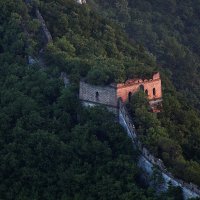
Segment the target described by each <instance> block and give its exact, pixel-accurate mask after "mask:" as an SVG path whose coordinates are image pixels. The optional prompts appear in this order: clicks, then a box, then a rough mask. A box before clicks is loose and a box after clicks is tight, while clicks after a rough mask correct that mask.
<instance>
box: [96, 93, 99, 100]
mask: <svg viewBox="0 0 200 200" xmlns="http://www.w3.org/2000/svg"><path fill="white" fill-rule="evenodd" d="M95 97H96V101H99V92H96V95H95Z"/></svg>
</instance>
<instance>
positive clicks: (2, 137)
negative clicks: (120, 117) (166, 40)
mask: <svg viewBox="0 0 200 200" xmlns="http://www.w3.org/2000/svg"><path fill="white" fill-rule="evenodd" d="M35 6H38V7H39V8H40V9H41V12H42V13H44V18H45V20H46V21H47V25H48V27H49V29H50V31H51V32H52V35H53V40H54V43H53V44H49V45H48V46H47V47H45V46H44V42H43V36H42V32H41V29H40V24H39V21H38V20H37V19H36V17H35V12H34V8H35ZM84 19H85V21H84ZM0 36H1V37H0V146H1V148H0V160H1V162H0V199H3V200H11V199H17V200H22V199H23V200H26V199H27V200H30V199H34V200H35V199H48V200H49V199H52V200H54V199H62V200H66V199H80V200H81V199H109V200H111V199H115V200H116V199H141V200H142V199H144V200H146V199H149V200H150V199H151V200H153V199H155V200H156V199H166V200H167V199H182V195H181V191H180V190H179V189H174V188H170V189H169V191H168V192H167V193H165V194H161V195H160V196H158V194H156V193H155V192H154V191H153V190H152V189H147V188H145V189H141V187H140V185H139V181H138V180H139V179H138V177H139V176H140V174H141V172H140V170H139V169H138V168H137V166H136V161H137V152H135V151H133V148H132V144H131V141H130V140H129V138H128V137H127V136H126V134H125V133H124V131H123V129H122V128H121V127H120V126H119V125H118V124H117V123H116V122H115V118H114V116H113V115H112V114H110V113H108V112H107V111H106V110H105V109H102V108H95V109H91V110H87V109H84V108H82V106H81V105H80V102H79V100H78V98H77V92H78V90H77V88H78V84H77V83H78V80H79V79H80V77H81V76H82V77H85V78H86V79H87V81H89V82H93V83H95V84H106V83H109V82H111V81H118V80H120V81H121V80H124V79H126V77H127V76H128V75H130V76H134V75H137V76H138V75H139V74H140V75H141V76H143V75H147V74H150V73H151V72H152V71H153V70H154V67H155V61H154V60H153V58H152V57H151V56H149V55H148V53H146V52H145V51H144V50H143V49H142V48H141V47H140V46H138V45H133V44H131V43H130V42H129V40H128V38H127V37H126V36H125V35H124V34H123V33H122V31H121V30H120V28H118V27H116V26H115V25H113V24H112V23H111V22H109V21H107V20H105V19H102V18H101V17H99V16H98V15H96V14H95V13H94V12H93V11H92V10H90V9H89V8H88V7H80V6H79V5H77V4H75V3H74V2H73V1H71V0H64V1H63V0H62V1H61V0H60V1H56V2H55V1H45V2H43V1H41V2H39V1H37V2H36V1H34V2H33V4H32V5H28V6H26V4H25V3H24V2H23V1H22V0H18V1H15V0H4V1H0ZM41 49H43V52H44V53H43V54H42V57H41V53H39V52H41ZM29 55H31V56H33V57H36V58H38V60H39V62H38V63H36V64H34V65H28V64H27V58H28V56H29ZM43 56H44V57H43ZM61 71H65V72H67V73H68V74H69V76H70V80H71V85H70V86H69V87H68V88H65V87H64V84H63V83H62V81H61V80H60V79H59V76H60V72H61ZM155 183H156V182H155Z"/></svg>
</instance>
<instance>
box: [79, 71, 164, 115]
mask: <svg viewBox="0 0 200 200" xmlns="http://www.w3.org/2000/svg"><path fill="white" fill-rule="evenodd" d="M139 90H143V91H144V92H145V93H146V96H147V98H148V100H149V104H150V106H151V108H152V111H153V112H159V111H160V110H159V106H158V105H161V102H162V86H161V78H160V74H159V73H155V74H154V75H153V77H152V79H149V80H147V79H144V80H143V79H130V80H127V81H126V82H125V83H117V84H116V83H113V84H110V85H107V86H95V85H91V84H88V83H85V82H83V81H82V82H81V83H80V93H79V97H80V99H81V100H82V101H83V102H90V104H92V103H93V104H102V105H105V106H107V107H115V108H117V107H118V100H119V99H121V100H122V102H123V103H125V102H128V101H130V99H131V97H132V95H133V94H134V93H136V92H137V91H139Z"/></svg>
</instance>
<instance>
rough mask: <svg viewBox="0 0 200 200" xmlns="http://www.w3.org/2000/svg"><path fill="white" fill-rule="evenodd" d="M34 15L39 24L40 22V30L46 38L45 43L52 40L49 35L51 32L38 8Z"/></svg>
mask: <svg viewBox="0 0 200 200" xmlns="http://www.w3.org/2000/svg"><path fill="white" fill-rule="evenodd" d="M36 16H37V18H38V20H39V21H40V24H41V27H42V31H43V33H44V35H45V38H46V43H47V44H48V43H50V42H53V39H52V36H51V33H50V32H49V30H48V28H47V26H46V24H45V21H44V19H43V17H42V15H41V13H40V11H39V9H36Z"/></svg>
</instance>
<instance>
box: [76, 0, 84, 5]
mask: <svg viewBox="0 0 200 200" xmlns="http://www.w3.org/2000/svg"><path fill="white" fill-rule="evenodd" d="M76 1H77V3H79V4H84V3H86V0H76Z"/></svg>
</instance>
